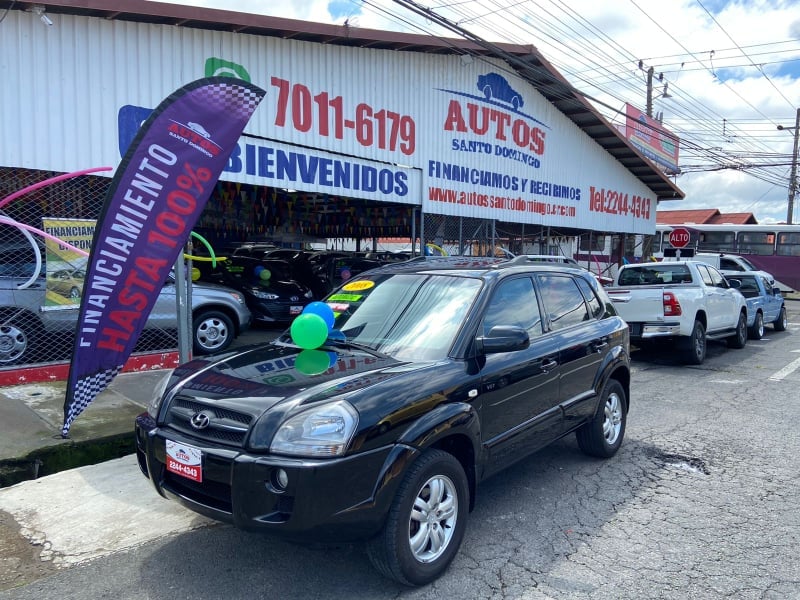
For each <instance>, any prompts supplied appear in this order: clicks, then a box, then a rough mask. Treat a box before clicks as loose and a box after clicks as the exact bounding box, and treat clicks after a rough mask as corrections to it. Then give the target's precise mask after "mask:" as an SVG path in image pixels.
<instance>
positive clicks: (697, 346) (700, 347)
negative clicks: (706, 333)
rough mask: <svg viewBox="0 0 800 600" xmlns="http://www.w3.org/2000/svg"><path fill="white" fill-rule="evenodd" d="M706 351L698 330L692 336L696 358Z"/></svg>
mask: <svg viewBox="0 0 800 600" xmlns="http://www.w3.org/2000/svg"><path fill="white" fill-rule="evenodd" d="M705 350H706V341H705V339H703V334H702V333H701V332H700V330H699V329H698V330H697V331H695V335H694V352H695V354H696V355H697V357H698V358H700V357H702V356H703V353H705Z"/></svg>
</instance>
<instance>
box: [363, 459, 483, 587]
mask: <svg viewBox="0 0 800 600" xmlns="http://www.w3.org/2000/svg"><path fill="white" fill-rule="evenodd" d="M468 513H469V486H468V484H467V476H466V475H465V474H464V469H463V468H462V466H461V463H459V462H458V460H456V458H455V457H454V456H453V455H451V454H448V453H447V452H444V451H442V450H436V449H431V450H428V451H427V452H425V453H424V454H423V455H422V456H420V457H419V458H418V459H417V460H416V461H415V462H414V463H413V464H412V465H411V467H410V468H409V470H408V473H406V475H405V477H404V478H403V481H402V483H401V484H400V487H399V489H398V490H397V496H395V498H394V501H393V502H392V506H391V508H390V509H389V514H388V516H387V518H386V523H385V524H384V527H383V530H382V531H381V533H380V534H378V535H377V536H376V537H375V538H373V539H371V540H369V541H368V542H367V555H368V556H369V559H370V561H371V562H372V564H373V566H374V567H375V568H376V569H377V570H378V571H379V572H380V573H381V574H382V575H384V576H385V577H388V578H389V579H393V580H394V581H397V582H398V583H401V584H403V585H408V586H419V585H425V584H427V583H430V582H431V581H434V580H435V579H437V578H438V577H439V576H440V575H441V574H442V573H443V572H444V571H445V569H447V567H448V566H449V564H450V562H451V561H452V560H453V558H454V557H455V555H456V554H457V553H458V549H459V547H460V546H461V542H462V540H463V539H464V532H465V530H466V526H467V514H468ZM434 514H436V515H437V516H436V518H435V519H434V518H432V516H433V515H434ZM416 541H418V542H419V543H420V547H419V549H417V550H414V549H413V548H412V543H413V542H416Z"/></svg>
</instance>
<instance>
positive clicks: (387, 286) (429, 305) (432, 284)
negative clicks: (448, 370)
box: [326, 273, 482, 360]
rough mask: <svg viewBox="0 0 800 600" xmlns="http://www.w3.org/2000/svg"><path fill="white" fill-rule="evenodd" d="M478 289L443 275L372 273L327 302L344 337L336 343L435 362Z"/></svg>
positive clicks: (447, 347) (472, 281) (476, 281)
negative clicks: (350, 344) (351, 344)
mask: <svg viewBox="0 0 800 600" xmlns="http://www.w3.org/2000/svg"><path fill="white" fill-rule="evenodd" d="M481 285H482V282H481V280H479V279H472V278H467V277H456V276H452V275H445V274H435V275H431V274H416V273H414V274H409V273H402V274H388V275H379V276H378V275H376V276H373V277H367V278H359V279H353V280H351V281H349V282H347V283H346V284H345V285H344V286H342V287H341V288H340V289H339V291H338V292H336V293H334V294H332V295H331V296H329V297H328V298H327V300H326V301H327V303H328V305H329V306H330V307H331V308H332V309H333V312H334V315H335V317H336V319H335V322H334V325H333V330H335V331H337V330H338V331H339V332H341V334H342V335H343V336H344V339H342V337H341V336H338V337H339V340H340V343H341V341H344V342H349V343H354V344H358V345H361V346H366V347H368V348H370V349H372V350H376V351H379V352H382V353H384V354H388V355H390V356H392V357H394V358H397V359H400V360H406V359H414V360H438V359H441V358H444V357H446V356H447V354H448V352H449V351H450V347H451V346H452V345H453V342H454V340H455V337H456V335H457V334H458V331H459V329H460V327H461V324H462V323H463V321H464V316H465V315H466V314H467V312H468V308H469V307H470V306H471V305H472V303H473V302H474V301H475V298H476V296H477V295H478V291H479V290H480V288H481ZM331 338H332V339H333V336H331ZM334 341H335V340H334Z"/></svg>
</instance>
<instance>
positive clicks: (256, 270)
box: [253, 265, 264, 277]
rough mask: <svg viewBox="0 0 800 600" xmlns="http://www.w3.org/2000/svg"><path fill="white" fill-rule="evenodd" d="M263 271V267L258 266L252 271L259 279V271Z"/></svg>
mask: <svg viewBox="0 0 800 600" xmlns="http://www.w3.org/2000/svg"><path fill="white" fill-rule="evenodd" d="M263 270H264V265H258V266H257V267H256V268H255V269H253V271H254V272H255V274H256V277H260V276H261V271H263Z"/></svg>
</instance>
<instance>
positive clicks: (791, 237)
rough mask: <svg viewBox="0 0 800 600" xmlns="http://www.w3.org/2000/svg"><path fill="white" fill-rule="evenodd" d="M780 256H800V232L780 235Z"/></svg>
mask: <svg viewBox="0 0 800 600" xmlns="http://www.w3.org/2000/svg"><path fill="white" fill-rule="evenodd" d="M776 254H777V255H778V256H800V232H785V233H779V234H778V248H777V251H776Z"/></svg>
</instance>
